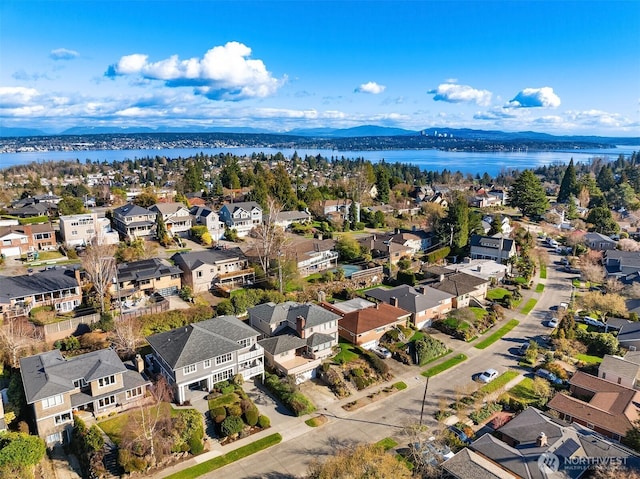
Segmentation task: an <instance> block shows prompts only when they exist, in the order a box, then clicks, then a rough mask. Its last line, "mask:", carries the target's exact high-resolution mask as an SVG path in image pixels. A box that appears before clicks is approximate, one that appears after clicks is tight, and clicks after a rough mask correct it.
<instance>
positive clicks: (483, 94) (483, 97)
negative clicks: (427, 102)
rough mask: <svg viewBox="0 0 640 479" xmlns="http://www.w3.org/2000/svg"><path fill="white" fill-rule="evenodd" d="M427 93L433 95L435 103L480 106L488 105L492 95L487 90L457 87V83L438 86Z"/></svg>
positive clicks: (464, 86)
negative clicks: (473, 104)
mask: <svg viewBox="0 0 640 479" xmlns="http://www.w3.org/2000/svg"><path fill="white" fill-rule="evenodd" d="M427 93H428V94H429V95H433V99H434V100H435V101H446V102H448V103H475V104H476V105H480V106H487V105H489V104H490V103H491V95H492V94H491V92H490V91H488V90H478V89H476V88H473V87H470V86H469V85H459V84H457V83H442V84H440V85H438V88H436V89H434V90H429V91H428V92H427Z"/></svg>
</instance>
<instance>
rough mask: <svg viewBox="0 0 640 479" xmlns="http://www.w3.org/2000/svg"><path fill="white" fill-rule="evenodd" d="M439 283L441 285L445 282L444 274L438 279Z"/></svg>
mask: <svg viewBox="0 0 640 479" xmlns="http://www.w3.org/2000/svg"><path fill="white" fill-rule="evenodd" d="M438 281H439V282H440V283H442V282H443V281H444V274H441V275H440V277H439V278H438Z"/></svg>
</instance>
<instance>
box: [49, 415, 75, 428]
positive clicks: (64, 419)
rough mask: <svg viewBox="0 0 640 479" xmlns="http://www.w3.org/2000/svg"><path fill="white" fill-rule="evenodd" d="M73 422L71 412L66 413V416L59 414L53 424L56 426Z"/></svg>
mask: <svg viewBox="0 0 640 479" xmlns="http://www.w3.org/2000/svg"><path fill="white" fill-rule="evenodd" d="M71 421H72V418H71V413H70V412H65V413H64V414H58V415H57V416H55V417H54V418H53V422H54V423H55V424H56V426H58V425H60V424H64V423H65V422H71Z"/></svg>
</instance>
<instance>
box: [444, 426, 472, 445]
mask: <svg viewBox="0 0 640 479" xmlns="http://www.w3.org/2000/svg"><path fill="white" fill-rule="evenodd" d="M448 429H449V431H450V432H451V433H452V434H453V435H454V436H455V437H457V438H458V439H459V440H460V441H461V442H463V443H464V444H471V439H469V436H467V435H466V434H465V433H464V431H463V430H461V429H459V428H457V427H455V426H449V427H448Z"/></svg>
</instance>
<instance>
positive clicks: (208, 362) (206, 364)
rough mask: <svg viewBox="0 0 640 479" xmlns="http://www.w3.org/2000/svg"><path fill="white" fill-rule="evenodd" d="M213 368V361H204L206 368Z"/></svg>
mask: <svg viewBox="0 0 640 479" xmlns="http://www.w3.org/2000/svg"><path fill="white" fill-rule="evenodd" d="M210 367H211V359H205V360H204V368H205V369H208V368H210Z"/></svg>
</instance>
